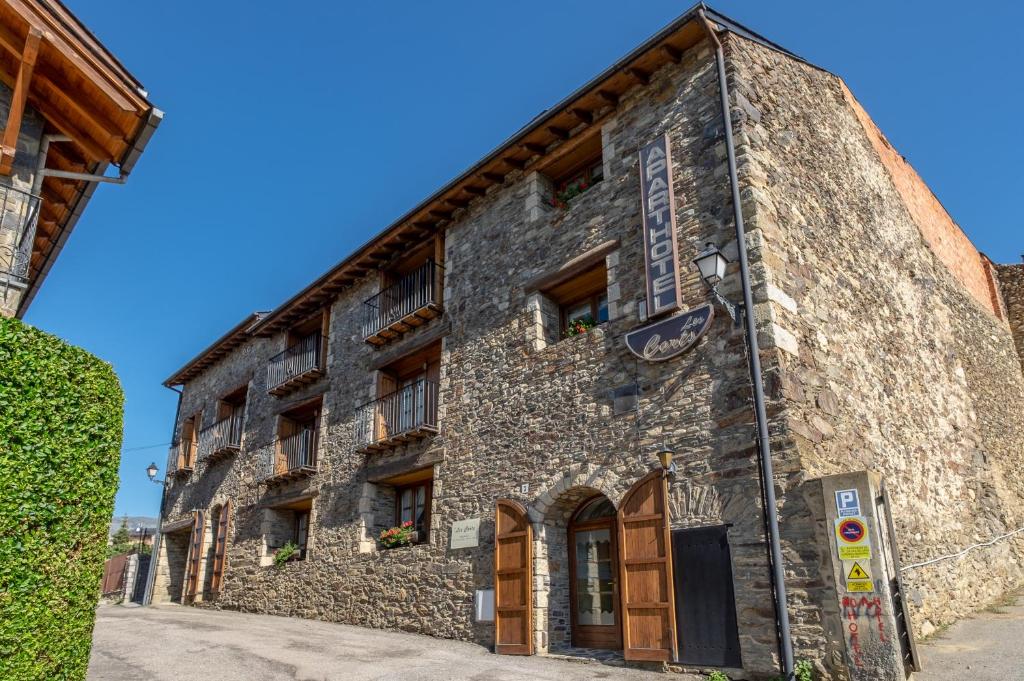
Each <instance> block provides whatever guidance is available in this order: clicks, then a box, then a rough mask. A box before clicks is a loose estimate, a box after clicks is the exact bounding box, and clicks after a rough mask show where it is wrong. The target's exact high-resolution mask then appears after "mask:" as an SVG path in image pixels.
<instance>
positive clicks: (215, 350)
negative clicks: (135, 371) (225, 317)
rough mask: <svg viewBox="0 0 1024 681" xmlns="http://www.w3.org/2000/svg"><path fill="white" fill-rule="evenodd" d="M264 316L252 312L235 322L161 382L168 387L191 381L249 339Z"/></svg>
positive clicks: (261, 313)
mask: <svg viewBox="0 0 1024 681" xmlns="http://www.w3.org/2000/svg"><path fill="white" fill-rule="evenodd" d="M265 316H267V313H266V312H253V313H252V314H250V315H249V316H247V317H246V318H245V319H243V320H242V321H240V322H239V323H238V324H236V325H235V327H234V328H233V329H231V330H230V331H228V332H227V333H226V334H224V335H223V336H221V337H220V338H218V339H217V340H215V341H214V342H213V343H211V344H210V345H209V347H207V348H206V349H205V350H203V351H202V352H200V353H199V354H198V355H196V356H195V357H194V358H192V359H190V360H189V362H188V364H186V365H185V366H183V367H181V368H180V369H178V370H177V371H175V372H174V373H173V374H171V375H170V376H169V377H168V378H167V380H165V381H164V383H163V384H164V385H165V386H167V387H168V388H170V387H171V386H172V385H182V384H184V383H187V382H188V381H191V380H192V379H193V378H195V377H196V376H198V375H199V374H201V373H203V372H204V371H206V369H208V368H209V367H211V366H213V365H214V364H216V363H217V362H219V361H220V360H221V359H223V358H224V357H225V356H226V355H227V354H228V353H229V352H231V351H232V350H234V349H235V348H237V347H238V346H240V345H242V344H243V343H245V342H246V341H247V340H249V338H250V337H251V336H252V334H251V331H252V327H253V325H255V324H256V323H257V322H259V321H260V320H261V319H263V318H264V317H265Z"/></svg>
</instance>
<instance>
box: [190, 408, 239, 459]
mask: <svg viewBox="0 0 1024 681" xmlns="http://www.w3.org/2000/svg"><path fill="white" fill-rule="evenodd" d="M241 448H242V413H241V411H239V412H238V413H235V414H232V415H231V416H229V417H227V418H226V419H222V420H220V421H217V422H216V423H214V424H213V425H212V426H210V427H209V428H204V429H203V431H202V432H201V433H199V458H200V459H201V460H204V461H207V462H208V463H214V462H215V461H219V460H221V459H224V458H227V457H229V456H231V455H233V454H237V453H238V452H239V450H240V449H241Z"/></svg>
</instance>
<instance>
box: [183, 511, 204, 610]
mask: <svg viewBox="0 0 1024 681" xmlns="http://www.w3.org/2000/svg"><path fill="white" fill-rule="evenodd" d="M205 518H206V514H205V513H204V512H203V511H194V512H193V515H192V538H191V543H190V546H189V549H188V567H187V569H186V570H185V600H186V601H192V600H193V599H195V597H196V593H198V591H199V563H200V561H202V559H203V534H204V533H205V531H206V528H205V527H204V526H203V524H204V522H205Z"/></svg>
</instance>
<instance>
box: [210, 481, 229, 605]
mask: <svg viewBox="0 0 1024 681" xmlns="http://www.w3.org/2000/svg"><path fill="white" fill-rule="evenodd" d="M216 522H217V524H216V525H215V526H214V530H213V574H212V575H211V577H210V591H212V592H214V593H217V592H219V591H220V586H221V583H222V582H223V581H224V560H225V555H226V554H227V548H228V526H229V525H230V523H231V502H230V501H225V502H224V505H223V506H221V507H220V515H219V516H218V518H217V520H216Z"/></svg>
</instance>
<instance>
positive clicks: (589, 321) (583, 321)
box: [565, 315, 597, 336]
mask: <svg viewBox="0 0 1024 681" xmlns="http://www.w3.org/2000/svg"><path fill="white" fill-rule="evenodd" d="M595 326H597V322H595V321H594V318H593V317H591V316H590V315H583V316H582V317H579V318H577V319H574V320H572V321H571V322H569V324H568V326H567V327H566V329H565V335H566V336H579V335H580V334H583V333H586V332H587V331H590V330H591V329H592V328H594V327H595Z"/></svg>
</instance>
